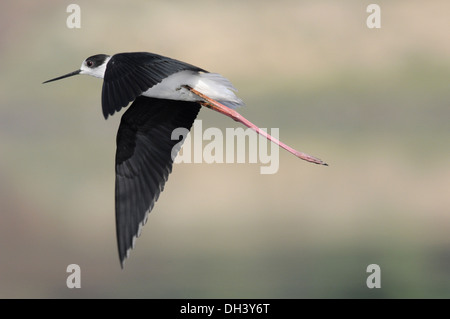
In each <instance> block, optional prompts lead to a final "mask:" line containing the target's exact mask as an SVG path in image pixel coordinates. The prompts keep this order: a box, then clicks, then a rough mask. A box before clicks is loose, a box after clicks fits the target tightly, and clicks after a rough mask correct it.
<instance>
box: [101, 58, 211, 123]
mask: <svg viewBox="0 0 450 319" xmlns="http://www.w3.org/2000/svg"><path fill="white" fill-rule="evenodd" d="M183 70H192V71H198V72H200V71H204V72H206V71H205V70H203V69H200V68H198V67H196V66H193V65H191V64H187V63H184V62H181V61H178V60H174V59H171V58H167V57H164V56H161V55H158V54H154V53H147V52H133V53H119V54H115V55H113V56H112V57H111V59H110V60H109V62H108V64H107V65H106V71H105V76H104V79H103V89H102V109H103V115H104V116H105V118H107V117H108V115H113V114H114V112H115V111H119V110H120V109H121V108H122V107H125V106H127V105H128V103H130V102H131V101H134V99H136V98H137V97H138V96H140V95H141V94H142V93H143V92H145V91H147V90H148V89H149V88H151V87H152V86H154V85H155V84H158V83H159V82H161V81H162V80H163V79H164V78H166V77H168V76H169V75H172V74H174V73H176V72H179V71H183Z"/></svg>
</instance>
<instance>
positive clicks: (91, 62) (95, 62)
mask: <svg viewBox="0 0 450 319" xmlns="http://www.w3.org/2000/svg"><path fill="white" fill-rule="evenodd" d="M109 57H110V56H109V55H107V54H96V55H93V56H90V57H89V58H87V59H86V60H84V62H83V65H86V66H87V67H88V68H90V69H95V68H98V67H99V66H101V65H102V64H104V63H105V62H106V60H107V59H108V60H109Z"/></svg>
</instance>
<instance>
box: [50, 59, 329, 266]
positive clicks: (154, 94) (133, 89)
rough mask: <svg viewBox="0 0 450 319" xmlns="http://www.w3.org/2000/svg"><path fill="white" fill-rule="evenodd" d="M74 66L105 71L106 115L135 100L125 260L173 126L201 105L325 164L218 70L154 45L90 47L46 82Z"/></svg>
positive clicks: (154, 193) (126, 131) (175, 147)
mask: <svg viewBox="0 0 450 319" xmlns="http://www.w3.org/2000/svg"><path fill="white" fill-rule="evenodd" d="M77 74H87V75H91V76H94V77H97V78H101V79H103V87H102V96H101V101H102V110H103V115H104V117H105V119H107V118H108V116H109V115H113V114H114V113H115V112H118V111H120V110H121V109H122V108H123V107H126V106H127V105H128V104H129V103H130V102H132V104H131V105H130V107H129V108H128V109H127V110H126V112H125V113H124V114H123V116H122V118H121V121H120V125H119V129H118V132H117V141H116V144H117V150H116V164H115V173H116V181H115V212H116V234H117V244H118V250H119V260H120V265H121V267H122V268H123V263H124V261H125V259H126V258H128V255H129V252H130V250H131V249H132V248H133V247H134V242H135V240H136V237H138V236H139V235H140V231H141V227H142V226H143V225H144V224H145V223H146V221H147V216H148V213H149V212H150V211H151V210H152V209H153V206H154V204H155V202H156V201H157V199H158V197H159V195H160V193H161V192H162V191H163V189H164V184H165V183H166V181H167V179H168V177H169V174H170V173H171V171H172V165H173V160H174V156H176V154H177V153H178V151H179V149H180V148H181V144H182V141H183V138H184V137H180V138H179V139H178V140H176V139H175V140H172V139H171V137H172V131H173V130H175V129H177V128H186V129H187V130H190V128H191V126H192V124H193V122H194V120H195V118H196V117H197V114H198V112H199V111H200V108H201V106H205V107H207V108H210V109H213V110H215V111H217V112H220V113H222V114H225V115H226V116H228V117H231V118H232V119H234V120H235V121H238V122H240V123H242V124H244V125H246V126H247V127H249V128H251V129H253V130H255V131H256V132H257V133H259V134H261V135H263V136H265V137H266V138H267V139H269V140H270V141H272V142H274V143H276V144H277V145H279V146H280V147H282V148H284V149H286V150H287V151H289V152H291V153H292V154H294V155H295V156H297V157H299V158H301V159H303V160H306V161H308V162H312V163H316V164H321V165H327V164H326V163H325V162H323V161H322V160H320V159H318V158H316V157H314V156H310V155H308V154H305V153H302V152H298V151H296V150H294V149H293V148H291V147H289V146H287V145H285V144H284V143H282V142H280V141H279V140H277V139H275V138H273V137H272V136H270V135H269V134H268V133H266V132H265V131H263V130H261V129H259V128H258V127H257V126H256V125H254V124H253V123H251V122H250V121H248V120H247V119H245V118H244V117H243V116H242V115H240V114H239V113H238V112H236V110H235V108H237V107H239V106H242V105H243V102H242V100H241V99H239V98H238V97H237V96H236V94H235V92H236V89H235V88H234V87H233V85H232V84H231V82H230V81H229V80H227V79H226V78H225V77H223V76H221V75H220V74H217V73H210V72H208V71H206V70H204V69H201V68H199V67H196V66H194V65H191V64H188V63H185V62H181V61H178V60H175V59H171V58H168V57H165V56H161V55H158V54H154V53H148V52H129V53H118V54H115V55H112V56H110V55H107V54H97V55H93V56H91V57H88V58H87V59H86V60H84V61H83V63H82V64H81V67H80V69H78V70H76V71H74V72H70V73H68V74H65V75H63V76H60V77H57V78H54V79H51V80H48V81H45V82H43V83H48V82H52V81H56V80H60V79H64V78H67V77H70V76H74V75H77Z"/></svg>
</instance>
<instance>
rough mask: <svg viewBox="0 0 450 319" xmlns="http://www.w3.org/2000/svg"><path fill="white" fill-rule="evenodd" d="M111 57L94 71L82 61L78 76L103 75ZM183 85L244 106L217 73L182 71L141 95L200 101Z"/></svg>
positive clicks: (219, 100)
mask: <svg viewBox="0 0 450 319" xmlns="http://www.w3.org/2000/svg"><path fill="white" fill-rule="evenodd" d="M110 59H111V57H108V58H107V59H106V60H105V61H104V63H103V64H102V65H100V66H98V67H96V68H94V69H92V68H90V67H88V66H87V65H86V60H85V61H83V63H82V64H81V68H80V74H88V75H92V76H95V77H97V78H102V79H103V77H104V75H105V71H106V66H107V64H108V61H109V60H110ZM184 85H187V86H190V87H191V88H193V89H195V90H197V91H199V92H200V93H203V94H204V95H206V96H208V97H210V98H211V99H214V100H216V101H218V102H220V103H222V104H225V105H226V106H228V107H230V108H236V107H238V106H242V105H244V103H243V102H242V100H241V99H240V98H238V97H237V96H236V95H235V94H234V92H235V91H236V89H235V88H234V87H233V84H231V82H230V81H229V80H227V79H226V78H224V77H223V76H221V75H220V74H218V73H208V72H196V71H190V70H184V71H180V72H177V73H174V74H172V75H170V76H168V77H167V78H165V79H163V80H162V81H161V82H160V83H158V84H156V85H154V86H152V87H151V88H150V89H148V90H147V91H145V92H144V93H142V95H143V96H147V97H154V98H159V99H169V100H179V101H193V102H195V101H200V100H201V98H200V97H198V96H197V95H195V94H194V93H192V92H190V91H188V90H187V89H186V88H183V86H184Z"/></svg>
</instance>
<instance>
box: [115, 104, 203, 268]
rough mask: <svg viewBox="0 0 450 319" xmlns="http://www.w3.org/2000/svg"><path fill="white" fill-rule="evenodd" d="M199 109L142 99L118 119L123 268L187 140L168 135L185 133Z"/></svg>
mask: <svg viewBox="0 0 450 319" xmlns="http://www.w3.org/2000/svg"><path fill="white" fill-rule="evenodd" d="M199 110H200V105H199V104H198V103H195V102H184V101H174V100H163V99H154V98H148V97H143V96H140V97H138V98H137V99H136V100H135V101H134V103H133V104H132V105H131V106H130V107H129V109H128V110H127V111H126V112H125V113H124V115H123V116H122V119H121V122H120V126H119V131H118V133H117V152H116V231H117V243H118V247H119V258H120V263H121V265H122V266H123V261H124V260H125V258H126V257H127V253H128V251H129V249H131V248H132V247H133V240H135V237H137V236H139V231H140V227H142V225H143V224H144V223H145V222H146V218H147V215H148V213H149V212H150V211H151V210H152V208H153V205H154V204H155V202H156V200H157V199H158V197H159V194H160V193H161V192H162V191H163V189H164V184H165V182H166V181H167V178H168V176H169V174H170V173H171V171H172V164H173V158H175V156H176V154H177V153H178V151H179V150H180V148H181V144H182V142H183V141H184V138H185V135H184V136H182V137H179V134H178V135H176V136H175V137H174V138H176V139H175V140H172V139H171V136H172V131H173V130H174V129H176V128H185V129H186V130H184V131H185V133H186V132H188V131H189V130H190V128H191V126H192V123H193V122H194V120H195V118H196V117H197V114H198V112H199ZM172 152H174V153H172ZM172 154H174V155H173V158H172Z"/></svg>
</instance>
